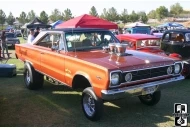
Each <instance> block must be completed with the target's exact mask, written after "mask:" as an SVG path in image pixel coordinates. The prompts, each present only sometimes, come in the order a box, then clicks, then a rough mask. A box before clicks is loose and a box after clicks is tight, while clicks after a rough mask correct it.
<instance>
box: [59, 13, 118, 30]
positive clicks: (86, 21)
mask: <svg viewBox="0 0 190 130" xmlns="http://www.w3.org/2000/svg"><path fill="white" fill-rule="evenodd" d="M56 28H104V29H118V26H117V24H115V23H112V22H109V21H107V20H104V19H101V18H98V17H94V16H91V15H88V14H84V15H82V16H79V17H76V18H73V19H70V20H68V21H66V22H63V23H62V24H59V25H57V26H56Z"/></svg>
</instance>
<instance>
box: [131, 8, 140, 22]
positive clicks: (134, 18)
mask: <svg viewBox="0 0 190 130" xmlns="http://www.w3.org/2000/svg"><path fill="white" fill-rule="evenodd" d="M129 19H130V21H131V22H136V21H138V20H139V16H138V14H136V13H135V11H134V10H133V11H132V13H131V14H130V15H129Z"/></svg>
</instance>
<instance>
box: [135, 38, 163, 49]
mask: <svg viewBox="0 0 190 130" xmlns="http://www.w3.org/2000/svg"><path fill="white" fill-rule="evenodd" d="M136 46H137V48H141V47H153V46H160V40H159V39H148V40H138V41H137V45H136Z"/></svg>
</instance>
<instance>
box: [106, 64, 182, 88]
mask: <svg viewBox="0 0 190 130" xmlns="http://www.w3.org/2000/svg"><path fill="white" fill-rule="evenodd" d="M176 63H180V64H181V72H182V70H183V64H182V62H174V64H171V65H166V66H157V67H151V68H144V69H137V70H130V71H121V70H115V71H111V72H110V84H109V88H116V87H119V86H120V85H123V84H126V83H135V82H138V81H142V80H147V79H148V80H149V79H155V78H159V77H163V76H169V75H173V76H177V75H179V74H180V73H181V72H180V73H178V74H175V73H174V72H173V73H172V74H169V75H162V76H158V77H152V78H147V79H141V80H136V81H131V82H123V83H120V84H118V85H115V86H111V74H112V73H114V72H120V73H127V72H130V73H131V72H132V71H139V70H146V69H154V68H159V67H169V66H172V65H174V67H175V64H176Z"/></svg>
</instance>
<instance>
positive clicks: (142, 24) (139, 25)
mask: <svg viewBox="0 0 190 130" xmlns="http://www.w3.org/2000/svg"><path fill="white" fill-rule="evenodd" d="M133 27H150V25H147V24H144V23H141V22H135V23H131V24H128V25H125V28H133Z"/></svg>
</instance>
